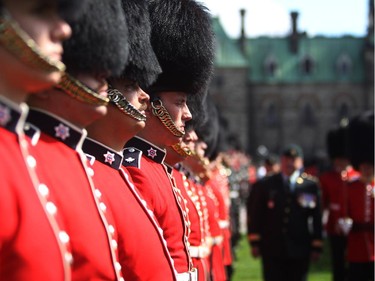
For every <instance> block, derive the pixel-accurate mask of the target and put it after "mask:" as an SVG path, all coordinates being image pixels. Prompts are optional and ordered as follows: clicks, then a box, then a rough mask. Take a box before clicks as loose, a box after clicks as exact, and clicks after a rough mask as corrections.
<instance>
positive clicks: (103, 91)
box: [74, 73, 108, 123]
mask: <svg viewBox="0 0 375 281" xmlns="http://www.w3.org/2000/svg"><path fill="white" fill-rule="evenodd" d="M74 77H75V78H76V79H78V80H79V81H80V82H82V83H83V84H85V85H86V86H88V87H89V88H90V89H92V90H93V91H95V92H96V93H98V94H99V95H101V96H103V97H107V96H108V93H107V90H108V84H107V81H106V78H107V77H106V75H92V74H83V73H80V74H77V75H74ZM78 104H79V105H80V107H82V110H83V109H84V108H86V109H87V111H89V112H92V113H93V114H85V113H84V112H81V113H78V114H80V115H87V116H88V117H91V118H93V120H90V123H91V122H93V121H94V120H96V119H97V118H99V117H102V116H104V115H105V114H106V113H107V106H105V105H92V104H87V103H84V102H78ZM95 117H96V118H95Z"/></svg>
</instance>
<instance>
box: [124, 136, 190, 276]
mask: <svg viewBox="0 0 375 281" xmlns="http://www.w3.org/2000/svg"><path fill="white" fill-rule="evenodd" d="M126 147H127V148H126V149H125V150H124V162H123V163H124V164H125V165H126V169H127V170H128V171H129V173H130V175H131V177H132V179H133V181H134V183H135V185H136V187H137V188H138V189H139V191H140V193H141V195H142V197H143V198H144V199H145V200H146V202H147V204H148V206H149V207H150V209H151V210H152V211H153V212H154V214H155V216H156V218H157V220H158V222H159V224H160V226H161V228H162V229H163V235H164V238H165V240H166V241H167V245H168V250H169V252H170V255H171V257H172V259H173V261H174V266H175V269H176V270H177V272H178V273H183V272H188V271H190V270H192V269H193V266H192V261H191V258H190V256H189V253H188V247H187V245H188V234H189V233H188V232H189V229H188V221H187V219H188V218H187V211H186V206H185V203H184V200H183V198H182V197H181V195H180V194H178V190H176V189H175V188H174V187H173V183H172V181H171V178H170V177H169V175H168V173H167V168H166V166H165V165H164V164H163V161H164V158H165V151H164V150H162V149H160V148H158V147H156V146H155V145H153V144H151V143H149V142H147V141H145V140H143V139H141V138H138V137H135V138H133V139H131V140H130V141H129V142H128V143H127V144H126Z"/></svg>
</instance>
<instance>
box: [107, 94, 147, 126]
mask: <svg viewBox="0 0 375 281" xmlns="http://www.w3.org/2000/svg"><path fill="white" fill-rule="evenodd" d="M107 92H108V98H109V100H110V101H111V102H112V103H114V104H115V105H116V106H117V107H118V109H120V110H121V111H122V112H123V113H125V114H126V115H128V116H130V117H132V118H134V119H135V120H138V121H144V122H145V121H146V119H147V118H146V115H144V114H142V113H141V112H140V111H139V110H138V109H136V108H135V107H134V106H133V105H132V104H131V103H130V102H129V101H128V100H127V99H126V98H125V97H124V95H123V94H122V93H121V92H120V91H119V90H117V89H114V88H109V89H108V91H107Z"/></svg>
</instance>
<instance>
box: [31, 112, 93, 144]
mask: <svg viewBox="0 0 375 281" xmlns="http://www.w3.org/2000/svg"><path fill="white" fill-rule="evenodd" d="M27 122H29V123H31V124H32V125H35V126H36V127H38V128H39V129H40V130H41V131H42V132H43V133H45V134H46V135H48V136H50V137H52V138H54V139H56V140H58V141H60V142H62V143H64V144H65V145H67V146H69V147H70V148H72V149H74V150H77V148H81V146H82V142H83V141H84V139H85V138H86V135H87V133H86V130H81V129H79V128H77V127H76V126H74V125H73V124H70V123H68V121H65V120H63V119H61V118H59V117H57V116H56V115H53V114H51V113H48V112H45V111H40V110H38V109H33V108H31V109H30V112H29V115H28V116H27ZM26 134H28V132H26Z"/></svg>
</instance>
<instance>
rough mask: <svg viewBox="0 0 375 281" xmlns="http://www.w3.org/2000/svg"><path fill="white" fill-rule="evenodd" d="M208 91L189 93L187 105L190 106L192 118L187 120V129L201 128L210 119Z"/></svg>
mask: <svg viewBox="0 0 375 281" xmlns="http://www.w3.org/2000/svg"><path fill="white" fill-rule="evenodd" d="M207 95H208V91H205V92H203V93H198V94H196V95H189V96H188V98H187V105H188V107H189V110H190V113H191V115H192V119H191V120H189V121H188V122H186V124H185V130H186V131H189V130H191V129H196V128H199V127H200V126H203V124H204V123H205V122H207V119H208V117H209V116H208V113H207V112H206V104H205V103H206V99H207Z"/></svg>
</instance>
